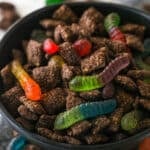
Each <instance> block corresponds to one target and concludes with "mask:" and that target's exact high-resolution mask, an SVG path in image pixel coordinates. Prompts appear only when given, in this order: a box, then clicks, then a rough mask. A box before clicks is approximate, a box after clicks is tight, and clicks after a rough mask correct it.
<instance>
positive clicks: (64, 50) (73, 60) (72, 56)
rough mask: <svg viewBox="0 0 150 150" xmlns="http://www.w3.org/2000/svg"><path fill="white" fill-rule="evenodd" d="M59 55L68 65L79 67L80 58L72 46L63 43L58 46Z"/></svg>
mask: <svg viewBox="0 0 150 150" xmlns="http://www.w3.org/2000/svg"><path fill="white" fill-rule="evenodd" d="M59 54H60V55H61V56H62V57H63V58H64V60H65V61H66V62H67V64H68V65H73V66H74V65H79V64H80V58H79V56H78V55H77V53H76V51H75V49H74V48H73V46H72V44H71V43H69V42H64V43H63V44H61V45H60V51H59Z"/></svg>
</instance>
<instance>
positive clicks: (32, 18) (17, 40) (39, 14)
mask: <svg viewBox="0 0 150 150" xmlns="http://www.w3.org/2000/svg"><path fill="white" fill-rule="evenodd" d="M68 5H69V6H70V7H71V8H73V10H74V11H75V12H77V13H78V15H80V14H81V13H82V12H83V11H84V10H85V9H86V8H88V7H90V6H94V7H95V8H97V9H98V10H100V11H101V12H103V13H104V14H107V13H109V12H112V11H113V12H118V13H119V14H120V15H121V18H122V20H123V21H124V20H125V21H129V22H134V23H138V24H144V25H145V26H146V27H147V30H146V36H149V37H150V16H149V15H148V14H145V13H144V12H142V11H139V10H136V9H133V8H129V7H126V6H121V5H116V4H108V3H95V2H94V3H72V4H71V3H70V4H68ZM59 6H60V5H53V6H50V7H45V8H42V9H40V10H37V11H35V12H33V13H31V14H29V15H28V16H26V17H25V18H23V19H21V20H20V21H18V22H17V23H16V24H15V25H14V26H13V27H12V28H11V29H10V30H9V31H8V32H7V34H6V35H5V37H4V38H3V40H2V41H1V43H0V69H1V68H2V67H3V66H4V65H5V64H7V63H8V62H9V61H10V60H11V50H12V48H19V47H20V46H21V40H22V39H27V38H29V35H30V33H31V31H32V30H33V29H34V28H37V27H38V22H39V20H40V19H42V18H46V17H48V16H51V14H52V12H53V11H54V10H55V9H56V8H58V7H59ZM0 108H1V109H2V112H3V115H4V117H5V118H6V119H7V120H8V121H9V123H10V124H11V125H12V126H13V127H14V128H15V129H16V130H17V131H18V132H20V133H21V134H22V135H23V136H25V137H26V138H27V139H28V140H30V141H31V142H33V143H36V144H38V145H39V146H41V147H43V149H46V150H47V149H50V150H53V149H54V150H58V149H60V150H66V149H71V150H80V149H81V150H93V149H94V150H100V149H102V150H110V149H114V150H117V149H122V150H123V149H125V150H127V149H130V148H132V147H134V146H135V145H137V143H138V142H139V141H140V140H141V139H143V138H144V137H145V136H148V134H150V129H147V130H145V131H143V132H140V133H138V134H136V135H134V136H132V137H129V138H127V139H124V140H121V141H118V142H115V143H108V144H101V145H81V146H78V145H71V144H63V143H58V142H55V141H51V140H48V139H46V138H44V137H41V136H39V135H37V134H34V133H31V132H28V131H26V130H25V129H23V128H22V127H21V126H20V125H19V124H17V122H16V121H15V120H14V118H13V117H12V116H11V114H9V112H8V111H7V110H6V108H5V107H4V106H3V104H2V103H0Z"/></svg>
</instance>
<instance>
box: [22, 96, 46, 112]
mask: <svg viewBox="0 0 150 150" xmlns="http://www.w3.org/2000/svg"><path fill="white" fill-rule="evenodd" d="M19 100H20V102H21V103H23V104H24V105H25V106H26V107H27V108H28V109H29V110H30V111H31V112H33V113H36V114H38V115H41V114H45V113H46V112H45V110H44V108H43V106H42V105H41V104H40V103H39V102H36V101H31V100H29V99H27V98H26V97H25V96H21V97H20V98H19Z"/></svg>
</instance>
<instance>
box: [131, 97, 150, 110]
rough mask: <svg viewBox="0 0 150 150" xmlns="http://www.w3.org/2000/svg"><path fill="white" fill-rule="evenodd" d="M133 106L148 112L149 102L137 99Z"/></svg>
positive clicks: (149, 108)
mask: <svg viewBox="0 0 150 150" xmlns="http://www.w3.org/2000/svg"><path fill="white" fill-rule="evenodd" d="M133 106H134V107H135V108H137V107H138V106H141V107H142V108H144V109H145V110H147V111H150V100H149V99H144V98H137V99H136V101H135V103H134V104H133Z"/></svg>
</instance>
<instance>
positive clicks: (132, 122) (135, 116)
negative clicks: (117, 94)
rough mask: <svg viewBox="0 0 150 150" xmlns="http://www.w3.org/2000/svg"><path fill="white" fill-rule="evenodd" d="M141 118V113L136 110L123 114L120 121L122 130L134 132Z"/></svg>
mask: <svg viewBox="0 0 150 150" xmlns="http://www.w3.org/2000/svg"><path fill="white" fill-rule="evenodd" d="M141 118H142V112H141V111H138V110H134V111H131V112H129V113H127V114H125V115H124V116H123V117H122V119H121V127H122V129H123V130H125V131H128V132H132V131H134V130H135V129H136V128H137V126H138V123H139V121H140V120H141Z"/></svg>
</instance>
